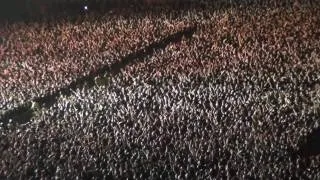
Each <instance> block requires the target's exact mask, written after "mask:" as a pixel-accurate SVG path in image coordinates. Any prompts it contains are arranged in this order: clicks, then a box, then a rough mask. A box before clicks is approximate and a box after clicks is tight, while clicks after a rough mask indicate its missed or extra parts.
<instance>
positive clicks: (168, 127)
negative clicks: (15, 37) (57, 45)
mask: <svg viewBox="0 0 320 180" xmlns="http://www.w3.org/2000/svg"><path fill="white" fill-rule="evenodd" d="M319 8H320V7H319V6H315V7H309V6H303V7H301V8H296V9H294V8H287V7H286V8H267V7H260V8H256V7H255V8H250V7H246V8H230V9H226V10H221V11H213V10H212V9H210V8H208V9H207V10H203V11H195V12H189V13H188V12H183V13H182V14H181V15H180V16H179V18H177V19H174V20H173V19H169V20H168V21H169V22H174V23H171V24H172V26H173V28H172V29H171V30H169V29H167V28H166V26H165V25H164V24H165V23H164V22H163V20H164V19H162V18H160V17H152V18H148V20H147V19H146V18H143V21H139V22H140V24H139V23H138V24H137V26H135V27H136V28H138V30H134V28H132V29H131V30H130V31H129V32H136V33H138V32H140V31H142V32H145V33H141V35H139V34H137V35H134V36H130V37H129V36H125V35H124V38H123V40H122V41H121V42H119V43H118V45H121V46H120V47H119V46H117V47H119V48H120V49H119V50H118V49H117V50H114V48H116V47H114V48H112V44H109V45H105V46H108V47H109V48H110V49H111V51H112V53H110V54H111V55H107V56H106V57H110V58H105V59H104V58H102V60H101V62H100V61H99V57H100V56H104V54H106V53H104V52H99V51H98V49H99V47H100V46H101V45H96V46H95V45H91V46H92V48H89V49H88V50H82V49H81V48H79V49H80V50H79V49H78V50H76V48H75V50H73V51H70V52H69V50H68V51H64V52H65V53H71V52H74V55H72V54H71V55H69V56H71V57H73V56H74V57H78V58H79V57H81V53H84V54H85V53H88V54H90V55H88V57H89V58H88V59H87V61H88V64H86V65H81V63H80V65H76V68H75V69H77V71H80V72H78V74H79V75H81V74H82V73H85V72H86V70H87V69H86V68H87V66H90V68H94V67H95V64H94V63H96V66H99V65H101V64H104V63H108V62H109V61H113V60H109V59H114V60H115V61H117V60H120V58H119V57H121V56H122V55H123V54H126V53H129V52H130V50H131V48H129V47H130V45H131V44H130V43H134V40H135V38H136V37H142V36H143V37H145V36H147V34H148V33H150V34H152V32H151V31H155V29H157V30H158V31H162V32H161V33H160V32H159V35H156V37H152V38H150V40H148V41H151V40H154V39H157V38H161V37H162V36H165V35H167V34H168V33H171V32H173V31H177V30H179V29H180V28H181V27H180V26H179V22H181V24H182V25H181V26H182V27H184V26H186V25H188V24H190V22H197V23H198V29H197V31H196V32H195V33H194V34H193V36H192V37H190V38H188V37H184V38H183V39H182V40H181V41H180V42H173V43H171V44H169V45H168V46H167V47H166V48H165V49H158V50H156V51H155V53H154V54H152V55H149V56H147V57H144V58H142V59H140V60H139V61H137V63H134V64H130V65H128V66H126V67H125V68H124V69H122V70H121V72H120V73H118V74H116V75H114V76H111V77H109V76H108V77H106V78H107V81H106V82H105V83H104V84H99V85H96V86H94V87H93V88H91V89H88V88H79V89H77V90H75V91H73V93H72V95H71V96H61V97H59V99H58V101H57V102H56V103H55V104H53V105H52V106H51V107H49V108H42V109H37V110H36V112H35V116H34V118H33V119H32V121H31V122H30V123H28V124H25V125H21V126H13V125H12V124H11V123H9V124H7V125H3V126H2V127H1V129H0V152H1V153H0V177H1V176H3V177H9V178H18V177H35V178H45V177H50V178H57V179H60V178H68V179H77V178H79V179H85V178H95V179H101V178H114V179H124V178H133V179H158V178H160V179H195V178H199V179H210V178H218V179H226V178H228V179H229V178H230V179H231V178H235V179H249V178H253V179H266V178H271V179H278V178H280V179H286V178H288V177H292V178H299V179H300V178H306V179H319V178H320V173H319V170H318V169H319V166H320V155H319V154H318V155H315V156H311V157H306V156H303V155H302V154H299V153H297V152H299V148H300V147H301V146H300V145H301V144H303V143H304V142H305V141H306V136H307V135H308V134H310V133H312V131H314V130H315V129H318V128H320V124H319V123H320V119H319V117H320V104H319V103H320V36H319V35H320V31H319V29H320V27H319V26H320V23H319V22H320V9H319ZM130 18H131V17H130ZM158 18H160V19H158ZM125 21H126V18H123V19H122V20H121V22H120V23H121V24H122V23H124V22H125ZM145 21H151V22H154V23H151V24H152V25H154V29H151V30H150V32H149V31H148V30H147V31H143V30H142V29H143V27H138V26H141V25H142V26H143V25H146V24H145V23H146V22H145ZM116 22H119V20H117V21H116ZM141 22H143V23H141ZM88 23H89V21H88ZM93 24H94V23H93ZM124 24H125V23H124ZM73 26H74V25H73ZM73 26H71V27H73ZM128 26H129V25H128ZM63 27H64V26H63ZM63 27H60V28H63ZM112 27H117V26H112ZM126 27H127V26H126ZM31 29H32V27H31ZM57 29H59V28H57ZM95 29H96V28H93V29H92V30H91V31H93V32H95ZM110 31H111V30H110ZM122 31H125V30H121V31H120V32H122ZM82 33H83V32H82ZM82 33H81V34H82ZM114 34H117V33H114ZM123 34H126V33H125V32H124V33H123ZM155 34H157V33H155ZM120 35H121V33H120ZM120 35H119V36H120ZM45 37H46V36H45ZM45 37H42V38H45ZM127 38H128V39H127ZM87 41H88V40H85V41H84V42H87ZM89 42H90V41H89ZM98 42H100V41H99V40H98ZM108 42H109V41H108ZM110 42H111V41H110ZM124 42H128V44H127V45H125V44H126V43H124ZM139 42H141V41H139ZM101 43H102V42H101ZM50 44H51V43H49V42H48V45H50ZM67 44H68V43H67ZM91 46H90V47H91ZM122 46H123V47H122ZM62 47H64V46H62ZM80 47H81V45H80ZM133 47H136V45H134V46H133ZM138 47H141V46H138ZM109 48H105V49H109ZM70 49H72V48H70ZM134 50H135V49H132V50H131V51H134ZM10 51H11V50H10ZM82 51H84V52H82ZM104 51H105V50H104ZM75 52H79V53H80V54H79V56H78V55H77V53H75ZM52 54H57V55H58V56H59V55H60V51H54V52H52ZM34 56H38V55H37V53H35V54H34ZM7 57H10V58H11V57H12V59H14V58H13V57H15V56H14V55H10V56H9V55H7ZM46 57H51V55H50V56H46ZM63 57H68V55H67V54H66V55H63ZM62 59H63V58H62ZM12 61H13V60H10V62H12ZM42 61H43V60H42ZM51 61H52V62H55V63H61V64H63V63H66V64H68V66H67V67H70V68H71V67H72V65H74V62H75V59H73V58H72V59H68V58H66V60H59V61H58V60H56V59H55V57H53V60H51ZM51 61H50V62H49V64H50V63H51ZM13 62H18V60H16V61H13ZM20 62H21V61H20ZM32 63H33V64H38V67H36V68H34V70H35V71H36V70H39V71H40V70H41V71H46V68H41V66H43V65H44V64H43V65H42V63H41V61H39V62H38V61H36V60H32ZM91 63H93V64H91ZM57 65H58V64H53V65H52V66H54V67H57ZM39 67H40V68H39ZM81 67H83V70H82V69H81ZM78 68H79V70H78ZM90 68H89V69H90ZM16 71H17V72H18V70H16ZM20 71H21V70H20ZM69 71H71V70H70V69H68V70H59V71H58V72H57V73H54V76H62V78H61V80H60V81H58V80H57V79H53V80H50V81H49V80H48V81H49V82H50V83H48V84H52V83H53V82H56V83H57V87H58V86H60V84H62V82H61V81H63V80H65V79H64V77H63V74H64V73H67V72H69ZM72 73H74V74H77V72H73V71H72ZM39 74H41V73H39ZM49 76H50V75H49ZM8 77H13V76H8ZM70 77H73V76H71V75H70ZM75 77H76V76H75ZM8 79H9V78H8ZM12 79H13V78H12ZM3 82H7V80H6V79H5V80H4V81H3ZM3 82H2V83H3ZM4 84H5V83H4ZM24 84H28V82H27V81H24ZM25 86H26V87H27V86H28V85H25ZM21 87H22V86H21ZM38 88H39V89H45V88H46V86H45V85H41V87H38ZM7 92H8V91H7V90H5V88H4V90H3V94H4V95H3V97H5V98H4V99H6V98H7V94H5V93H7ZM13 92H14V91H13ZM30 92H33V93H35V94H36V93H39V92H37V91H36V90H31V91H30ZM19 98H20V97H19ZM10 103H11V102H10Z"/></svg>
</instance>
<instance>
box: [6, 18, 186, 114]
mask: <svg viewBox="0 0 320 180" xmlns="http://www.w3.org/2000/svg"><path fill="white" fill-rule="evenodd" d="M158 15H159V16H157V18H155V17H154V15H153V14H152V13H151V12H146V13H140V14H135V15H133V14H130V12H121V15H117V14H106V15H104V16H103V17H97V16H96V15H95V14H91V15H88V16H87V17H86V18H79V19H78V20H77V21H76V22H72V21H70V20H64V21H63V20H60V21H57V22H48V23H47V22H43V23H31V24H23V23H22V24H18V23H15V24H10V25H7V26H4V27H2V28H1V31H2V32H1V36H2V37H3V38H4V42H3V43H2V45H1V55H0V57H1V64H0V83H1V86H0V92H1V97H2V101H1V103H0V109H5V110H7V109H11V108H12V107H15V106H18V105H19V104H23V102H24V101H25V100H28V99H32V98H35V97H39V96H43V95H45V94H50V93H52V92H55V91H57V90H58V89H59V88H61V87H63V86H67V85H68V84H70V83H71V82H73V81H75V80H76V79H77V78H79V77H82V76H86V75H88V74H89V73H90V72H92V71H95V70H97V69H99V68H100V67H101V66H103V65H111V64H113V63H114V62H117V61H120V60H121V59H122V58H123V57H126V56H127V55H128V54H130V53H133V52H136V51H137V50H140V49H143V48H144V47H146V46H148V45H149V44H151V43H153V42H157V41H160V40H161V39H162V38H164V37H166V36H167V35H168V34H172V33H175V32H177V31H179V30H182V29H183V28H185V27H187V26H189V24H188V23H189V22H187V21H185V20H183V19H182V18H180V19H179V18H177V19H175V18H173V17H172V16H171V17H170V16H169V15H168V14H165V12H162V13H161V14H160V13H158Z"/></svg>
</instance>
